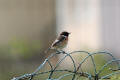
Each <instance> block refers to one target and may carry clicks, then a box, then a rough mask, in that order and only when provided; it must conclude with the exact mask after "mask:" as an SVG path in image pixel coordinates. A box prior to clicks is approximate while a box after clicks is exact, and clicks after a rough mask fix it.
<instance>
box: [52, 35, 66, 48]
mask: <svg viewBox="0 0 120 80" xmlns="http://www.w3.org/2000/svg"><path fill="white" fill-rule="evenodd" d="M65 38H66V36H63V35H61V36H60V37H58V38H57V39H56V40H55V41H54V43H53V44H52V47H54V46H57V45H59V44H60V43H61V42H63V41H64V40H65Z"/></svg>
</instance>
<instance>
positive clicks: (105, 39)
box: [101, 0, 120, 57]
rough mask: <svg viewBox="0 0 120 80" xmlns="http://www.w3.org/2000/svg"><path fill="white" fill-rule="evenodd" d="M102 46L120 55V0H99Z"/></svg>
mask: <svg viewBox="0 0 120 80" xmlns="http://www.w3.org/2000/svg"><path fill="white" fill-rule="evenodd" d="M101 15H102V18H101V19H102V20H101V21H102V23H101V24H102V25H101V31H102V32H101V34H102V35H101V39H102V44H103V48H104V49H106V50H109V51H110V52H113V54H116V55H119V57H120V0H101Z"/></svg>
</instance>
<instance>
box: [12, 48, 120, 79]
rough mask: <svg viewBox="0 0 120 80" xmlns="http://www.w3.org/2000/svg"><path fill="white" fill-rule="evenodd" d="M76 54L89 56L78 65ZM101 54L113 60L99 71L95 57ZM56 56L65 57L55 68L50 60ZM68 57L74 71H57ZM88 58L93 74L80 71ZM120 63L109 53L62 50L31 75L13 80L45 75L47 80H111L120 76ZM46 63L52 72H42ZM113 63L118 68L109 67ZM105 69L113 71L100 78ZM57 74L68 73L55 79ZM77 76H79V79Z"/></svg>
mask: <svg viewBox="0 0 120 80" xmlns="http://www.w3.org/2000/svg"><path fill="white" fill-rule="evenodd" d="M75 53H76V54H82V53H84V54H87V56H85V57H84V58H83V59H82V60H81V61H79V64H78V65H76V63H75V60H74V58H73V56H72V54H75ZM99 54H103V55H108V56H110V57H111V60H109V61H107V62H106V63H105V64H104V65H103V66H102V67H101V68H100V69H99V70H97V68H96V67H97V66H96V63H95V59H94V55H99ZM56 55H63V57H62V58H61V59H60V60H58V61H57V63H56V64H55V66H53V64H52V63H51V61H50V59H51V58H53V57H54V56H56ZM67 57H69V58H70V59H71V61H72V65H73V69H72V70H71V69H57V68H58V67H59V66H60V64H61V63H62V62H63V61H64V60H65V59H66V58H67ZM88 58H90V60H91V61H92V65H93V74H92V73H89V72H87V71H80V69H81V66H82V65H83V63H85V61H86V60H87V59H88ZM119 62H120V59H116V58H115V57H114V56H113V55H112V54H111V53H108V52H95V53H90V52H87V51H73V52H70V53H66V52H64V51H62V50H61V51H56V52H55V53H53V54H51V55H50V56H49V57H48V58H46V59H45V60H44V62H43V63H42V64H40V66H39V67H38V68H37V69H36V70H35V71H34V72H32V73H30V74H25V75H22V76H20V77H14V78H13V79H11V80H34V77H36V76H40V75H43V74H48V76H47V79H45V80H62V79H63V78H65V77H68V76H71V79H70V80H79V79H80V78H81V77H84V78H86V79H87V80H103V79H104V80H106V79H111V77H110V76H113V75H115V74H120V65H119ZM46 63H47V64H48V65H49V66H50V70H47V71H45V70H44V71H40V70H41V69H42V68H43V67H45V64H46ZM112 63H115V64H116V65H117V68H115V69H113V68H110V67H108V66H109V65H110V64H112ZM105 68H109V69H108V70H109V71H111V73H108V74H106V75H103V76H100V74H101V73H102V72H103V71H104V69H105ZM56 72H60V73H62V72H67V73H65V74H63V75H61V76H59V77H58V78H53V74H54V73H56ZM77 76H79V78H78V77H77ZM37 80H38V79H37ZM80 80H81V79H80Z"/></svg>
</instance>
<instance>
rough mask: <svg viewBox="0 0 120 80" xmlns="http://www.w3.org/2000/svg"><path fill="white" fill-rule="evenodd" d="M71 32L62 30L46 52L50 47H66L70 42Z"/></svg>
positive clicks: (57, 48)
mask: <svg viewBox="0 0 120 80" xmlns="http://www.w3.org/2000/svg"><path fill="white" fill-rule="evenodd" d="M69 34H70V33H69V32H67V31H63V32H61V33H60V35H59V36H58V37H57V38H56V40H55V41H54V42H53V43H52V45H51V46H50V48H49V49H48V50H47V51H46V52H48V51H49V50H50V49H54V50H61V49H63V48H65V47H66V46H67V43H68V37H69Z"/></svg>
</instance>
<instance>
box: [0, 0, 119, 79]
mask: <svg viewBox="0 0 120 80" xmlns="http://www.w3.org/2000/svg"><path fill="white" fill-rule="evenodd" d="M64 30H65V31H69V32H71V35H70V39H69V43H68V46H67V48H66V50H67V51H74V50H86V51H109V52H112V53H113V55H115V56H116V57H117V58H120V53H119V51H120V40H119V39H120V0H0V79H1V80H8V79H11V78H12V77H13V76H20V75H21V74H24V73H30V72H32V71H34V70H35V69H36V68H37V67H38V66H39V64H40V63H41V62H42V61H44V59H45V58H46V57H47V56H49V54H44V53H43V52H44V51H45V50H46V49H47V48H48V47H49V46H50V44H51V43H52V42H53V41H54V39H55V38H56V36H57V35H58V34H59V33H60V32H61V31H64ZM57 58H60V57H56V58H55V59H57Z"/></svg>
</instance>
